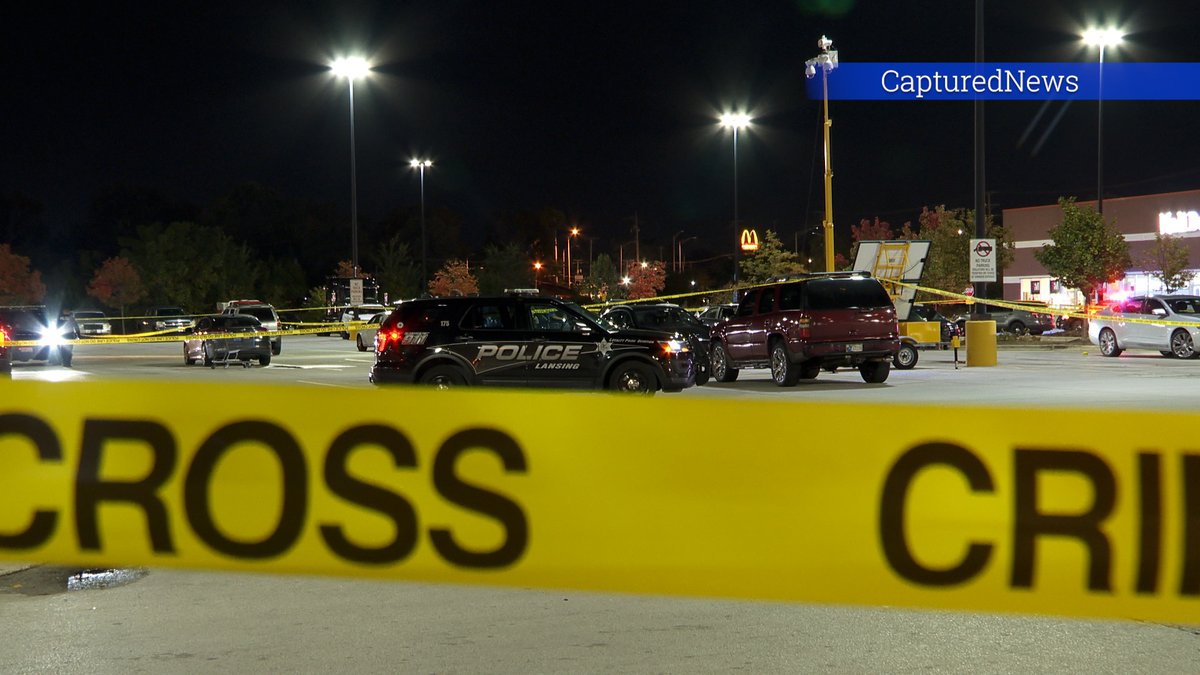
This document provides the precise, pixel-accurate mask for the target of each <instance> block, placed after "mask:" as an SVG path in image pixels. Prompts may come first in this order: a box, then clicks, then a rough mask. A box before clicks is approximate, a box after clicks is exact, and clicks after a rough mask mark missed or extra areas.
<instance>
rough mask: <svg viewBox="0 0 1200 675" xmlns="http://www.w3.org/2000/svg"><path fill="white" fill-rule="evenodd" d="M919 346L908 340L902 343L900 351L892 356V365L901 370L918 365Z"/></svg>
mask: <svg viewBox="0 0 1200 675" xmlns="http://www.w3.org/2000/svg"><path fill="white" fill-rule="evenodd" d="M917 359H918V353H917V348H916V347H914V346H912V345H910V344H908V343H907V342H902V343H900V351H898V352H896V355H895V356H893V357H892V365H894V366H896V368H897V369H899V370H909V369H911V368H912V367H913V366H915V365H917Z"/></svg>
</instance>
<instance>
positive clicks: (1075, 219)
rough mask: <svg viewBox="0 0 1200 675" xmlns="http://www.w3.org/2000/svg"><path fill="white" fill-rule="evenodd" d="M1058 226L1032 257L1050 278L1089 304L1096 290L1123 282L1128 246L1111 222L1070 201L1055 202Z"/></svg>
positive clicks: (1089, 208)
mask: <svg viewBox="0 0 1200 675" xmlns="http://www.w3.org/2000/svg"><path fill="white" fill-rule="evenodd" d="M1058 205H1059V207H1061V208H1062V212H1063V219H1062V222H1061V223H1059V224H1058V225H1055V226H1054V227H1052V228H1050V232H1049V235H1050V240H1051V241H1052V242H1054V243H1052V244H1048V245H1046V246H1043V247H1042V249H1041V250H1040V251H1038V252H1036V253H1034V254H1033V256H1034V257H1035V258H1037V261H1038V262H1040V263H1041V264H1042V265H1044V266H1045V268H1046V271H1047V272H1049V273H1050V276H1053V277H1057V278H1058V279H1059V280H1060V281H1062V283H1063V284H1064V285H1066V286H1068V287H1070V288H1078V289H1079V290H1080V292H1082V293H1083V295H1084V297H1085V298H1087V299H1088V300H1089V301H1090V300H1092V299H1094V298H1095V297H1096V291H1097V290H1099V288H1100V286H1101V285H1103V284H1105V283H1107V282H1110V281H1116V280H1118V279H1124V278H1125V270H1126V269H1127V268H1129V266H1130V265H1131V264H1132V261H1131V260H1130V258H1129V244H1128V242H1126V241H1125V237H1124V236H1122V235H1121V233H1120V232H1119V231H1118V230H1117V227H1116V224H1115V223H1114V222H1108V221H1105V220H1104V217H1103V216H1102V215H1101V214H1099V213H1096V210H1095V209H1093V208H1092V207H1090V206H1089V207H1087V208H1080V207H1079V206H1077V205H1076V204H1075V198H1074V197H1063V198H1061V199H1059V200H1058Z"/></svg>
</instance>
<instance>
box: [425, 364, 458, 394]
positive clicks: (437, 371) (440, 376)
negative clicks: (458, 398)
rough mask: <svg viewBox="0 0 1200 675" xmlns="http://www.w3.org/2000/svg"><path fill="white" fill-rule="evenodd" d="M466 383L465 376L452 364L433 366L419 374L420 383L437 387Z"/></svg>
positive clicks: (447, 387) (456, 385)
mask: <svg viewBox="0 0 1200 675" xmlns="http://www.w3.org/2000/svg"><path fill="white" fill-rule="evenodd" d="M466 383H467V378H465V377H463V374H462V371H460V370H459V369H458V368H455V367H454V366H434V367H432V368H430V369H429V370H427V371H425V372H424V373H423V374H422V375H421V384H432V385H433V386H434V387H435V388H437V389H449V388H451V387H459V386H462V385H464V384H466Z"/></svg>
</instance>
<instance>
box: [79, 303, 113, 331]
mask: <svg viewBox="0 0 1200 675" xmlns="http://www.w3.org/2000/svg"><path fill="white" fill-rule="evenodd" d="M71 317H72V318H73V319H74V320H75V325H76V326H77V327H78V328H79V336H80V337H108V336H110V335H112V323H110V322H109V320H108V317H107V316H105V315H104V312H102V311H100V310H98V309H77V310H75V311H74V312H72V313H71Z"/></svg>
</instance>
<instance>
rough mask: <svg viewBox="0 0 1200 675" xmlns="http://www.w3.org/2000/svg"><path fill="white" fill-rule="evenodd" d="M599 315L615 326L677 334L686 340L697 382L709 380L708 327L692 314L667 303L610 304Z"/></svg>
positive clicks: (699, 383) (700, 383)
mask: <svg viewBox="0 0 1200 675" xmlns="http://www.w3.org/2000/svg"><path fill="white" fill-rule="evenodd" d="M600 318H601V319H604V320H605V321H607V322H609V323H611V324H612V325H614V326H616V327H617V328H648V329H650V330H665V331H668V332H672V333H679V334H680V335H682V336H683V338H684V339H685V340H687V343H688V347H689V348H690V349H691V351H692V360H693V361H695V363H696V384H698V385H702V384H704V383H705V382H708V339H709V337H708V334H709V329H708V326H706V325H704V324H703V323H701V322H700V319H697V318H696V316H695V315H694V314H692V313H691V312H689V311H687V310H686V309H684V308H682V307H680V306H679V305H675V304H672V303H669V302H648V303H643V304H631V305H613V306H612V307H607V308H605V310H604V311H603V312H601V313H600Z"/></svg>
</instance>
